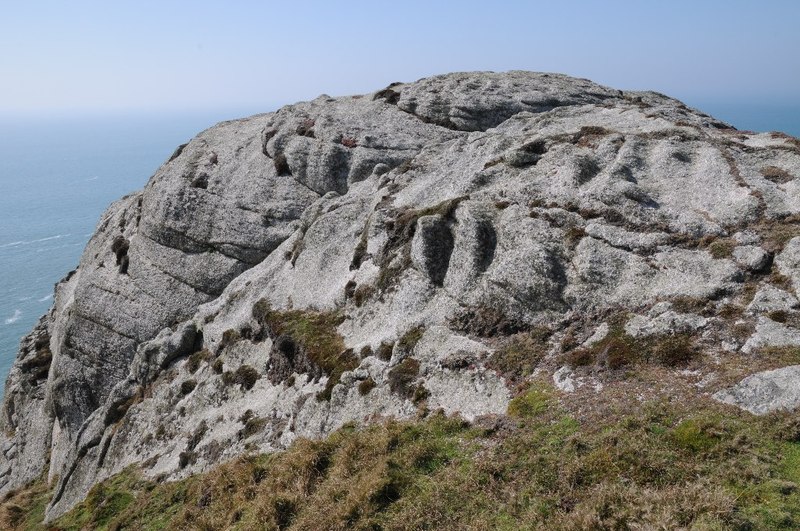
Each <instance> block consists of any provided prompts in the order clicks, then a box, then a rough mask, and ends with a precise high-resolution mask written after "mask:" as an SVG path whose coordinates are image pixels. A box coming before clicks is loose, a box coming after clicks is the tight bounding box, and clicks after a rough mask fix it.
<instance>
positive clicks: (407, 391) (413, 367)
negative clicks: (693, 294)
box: [389, 358, 419, 399]
mask: <svg viewBox="0 0 800 531" xmlns="http://www.w3.org/2000/svg"><path fill="white" fill-rule="evenodd" d="M417 376H419V361H417V360H415V359H414V358H406V359H404V360H403V361H401V362H400V363H398V364H397V365H395V366H394V367H392V368H391V369H390V370H389V389H391V391H392V392H393V393H395V394H397V395H399V396H402V397H404V398H408V399H412V398H414V396H415V390H416V388H415V386H414V382H415V381H416V379H417Z"/></svg>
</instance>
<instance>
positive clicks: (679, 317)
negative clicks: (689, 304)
mask: <svg viewBox="0 0 800 531" xmlns="http://www.w3.org/2000/svg"><path fill="white" fill-rule="evenodd" d="M707 322H708V319H706V318H705V317H701V316H699V315H694V314H680V313H677V312H675V311H673V310H666V311H662V312H659V313H658V314H657V315H650V316H643V315H634V316H633V317H632V318H631V319H629V320H628V322H627V323H625V332H627V333H628V334H629V335H631V336H633V337H637V338H638V337H648V336H658V335H667V334H673V333H688V332H696V331H697V330H700V329H701V328H703V327H704V326H705V325H706V323H707Z"/></svg>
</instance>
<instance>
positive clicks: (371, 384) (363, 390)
mask: <svg viewBox="0 0 800 531" xmlns="http://www.w3.org/2000/svg"><path fill="white" fill-rule="evenodd" d="M375 385H376V383H375V380H373V379H372V377H371V376H369V377H367V379H366V380H361V381H360V382H359V383H358V394H360V395H361V396H365V395H368V394H369V392H370V391H372V390H373V389H375Z"/></svg>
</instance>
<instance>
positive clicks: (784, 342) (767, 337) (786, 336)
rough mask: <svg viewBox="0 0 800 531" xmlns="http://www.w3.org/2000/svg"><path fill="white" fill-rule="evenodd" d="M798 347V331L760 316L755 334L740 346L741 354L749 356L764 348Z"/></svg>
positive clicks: (799, 331)
mask: <svg viewBox="0 0 800 531" xmlns="http://www.w3.org/2000/svg"><path fill="white" fill-rule="evenodd" d="M799 345H800V330H798V329H796V328H792V327H790V326H786V325H785V324H783V323H776V322H775V321H773V320H772V319H769V318H768V317H764V316H761V317H759V318H758V322H757V324H756V330H755V333H754V334H753V335H752V336H750V338H748V340H747V341H746V342H745V344H744V345H743V346H742V352H744V353H745V354H750V353H752V352H755V351H757V350H758V349H761V348H764V347H794V346H799Z"/></svg>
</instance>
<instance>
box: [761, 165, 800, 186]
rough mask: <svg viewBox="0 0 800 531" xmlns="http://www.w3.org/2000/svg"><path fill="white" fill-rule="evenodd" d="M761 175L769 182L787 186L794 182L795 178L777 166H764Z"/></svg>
mask: <svg viewBox="0 0 800 531" xmlns="http://www.w3.org/2000/svg"><path fill="white" fill-rule="evenodd" d="M761 175H763V176H764V178H765V179H767V180H768V181H772V182H774V183H776V184H785V183H788V182H789V181H792V180H794V177H792V175H791V174H790V173H789V172H788V171H786V170H784V169H782V168H778V167H777V166H764V167H763V168H761Z"/></svg>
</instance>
